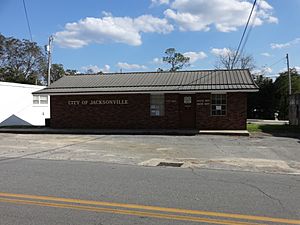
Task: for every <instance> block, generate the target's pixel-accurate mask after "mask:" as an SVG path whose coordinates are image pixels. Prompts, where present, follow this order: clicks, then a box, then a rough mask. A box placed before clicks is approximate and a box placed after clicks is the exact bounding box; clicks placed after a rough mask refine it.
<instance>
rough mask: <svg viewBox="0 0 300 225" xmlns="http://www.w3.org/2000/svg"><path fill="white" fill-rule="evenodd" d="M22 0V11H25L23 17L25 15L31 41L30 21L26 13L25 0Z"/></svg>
mask: <svg viewBox="0 0 300 225" xmlns="http://www.w3.org/2000/svg"><path fill="white" fill-rule="evenodd" d="M22 1H23V7H24V12H25V17H26V21H27V27H28V31H29V35H30V40H31V42H33V39H32V33H31V27H30V23H29V19H28V13H27V8H26V4H25V0H22Z"/></svg>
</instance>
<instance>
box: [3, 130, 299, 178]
mask: <svg viewBox="0 0 300 225" xmlns="http://www.w3.org/2000/svg"><path fill="white" fill-rule="evenodd" d="M19 158H33V159H46V160H79V161H99V162H113V163H120V164H132V165H137V164H138V165H143V166H157V165H158V164H159V163H160V162H165V163H180V164H170V165H172V166H174V165H178V166H179V165H181V167H190V168H212V169H226V170H243V171H255V172H270V173H289V174H300V140H299V139H297V138H289V137H274V136H268V135H256V136H250V137H240V136H217V135H197V136H154V135H153V136H152V135H137V136H134V135H62V134H60V135H54V134H8V133H1V134H0V160H1V161H6V160H16V159H19Z"/></svg>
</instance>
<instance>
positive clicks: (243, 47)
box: [236, 0, 261, 61]
mask: <svg viewBox="0 0 300 225" xmlns="http://www.w3.org/2000/svg"><path fill="white" fill-rule="evenodd" d="M260 1H261V0H258V2H257V3H256V5H257V10H256V11H255V12H254V16H253V19H252V20H251V25H250V27H249V29H248V32H247V35H246V38H245V41H244V43H243V45H242V48H241V51H240V52H241V53H240V54H239V55H238V57H237V60H236V61H238V59H239V56H240V55H242V54H243V52H244V49H245V46H246V43H247V42H248V39H249V36H250V33H251V31H252V29H253V27H254V23H255V20H256V18H257V15H258V12H259V10H260Z"/></svg>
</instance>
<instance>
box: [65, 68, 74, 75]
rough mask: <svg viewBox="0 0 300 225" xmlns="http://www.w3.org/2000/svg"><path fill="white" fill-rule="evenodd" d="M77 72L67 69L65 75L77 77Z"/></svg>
mask: <svg viewBox="0 0 300 225" xmlns="http://www.w3.org/2000/svg"><path fill="white" fill-rule="evenodd" d="M76 73H77V70H73V69H66V71H65V74H66V75H76Z"/></svg>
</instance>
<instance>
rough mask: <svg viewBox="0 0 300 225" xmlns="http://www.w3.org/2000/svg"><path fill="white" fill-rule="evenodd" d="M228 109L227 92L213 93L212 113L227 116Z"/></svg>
mask: <svg viewBox="0 0 300 225" xmlns="http://www.w3.org/2000/svg"><path fill="white" fill-rule="evenodd" d="M226 110H227V97H226V94H212V95H211V115H212V116H225V115H226Z"/></svg>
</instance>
